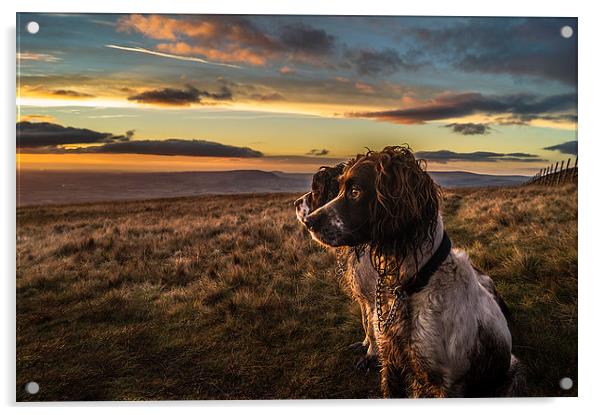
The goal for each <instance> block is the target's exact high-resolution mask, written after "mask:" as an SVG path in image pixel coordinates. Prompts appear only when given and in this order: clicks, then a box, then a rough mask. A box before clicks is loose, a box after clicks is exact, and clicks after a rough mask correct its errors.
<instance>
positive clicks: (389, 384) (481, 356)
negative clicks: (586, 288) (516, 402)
mask: <svg viewBox="0 0 602 415" xmlns="http://www.w3.org/2000/svg"><path fill="white" fill-rule="evenodd" d="M440 198H441V195H440V190H439V188H438V186H437V185H435V183H434V182H433V180H432V179H431V177H430V176H429V175H428V174H427V173H426V171H425V170H424V168H423V166H422V164H421V162H420V161H417V160H416V159H415V158H414V155H413V154H412V152H411V151H410V150H409V148H407V147H385V148H384V149H383V151H381V152H374V151H369V152H368V153H366V154H365V155H358V156H357V157H356V159H354V160H352V161H350V162H349V163H348V164H347V165H346V166H345V168H344V170H343V173H342V175H341V176H340V178H339V193H338V194H337V196H336V197H334V198H333V199H332V200H330V201H329V202H328V203H326V204H324V205H322V206H321V207H319V208H317V209H315V210H313V211H311V213H309V214H307V215H305V216H303V217H302V218H301V219H302V220H303V223H304V224H305V225H306V226H307V228H308V229H309V231H310V233H311V235H312V237H313V238H314V239H315V240H317V241H319V242H321V243H322V244H324V245H327V246H332V247H342V246H348V247H354V246H361V245H367V248H366V249H367V251H368V252H367V255H366V256H368V257H369V260H370V263H371V266H372V270H373V271H374V272H373V273H372V274H371V275H372V276H373V279H374V281H375V286H376V290H375V291H376V294H375V298H374V297H373V298H374V299H373V301H372V303H373V304H374V306H373V307H372V309H374V311H373V312H372V321H373V324H374V326H375V327H374V330H373V333H374V336H375V338H376V344H377V346H378V357H379V361H380V364H381V388H382V391H383V395H384V396H385V397H406V396H409V397H478V396H483V397H484V396H514V395H516V394H519V393H521V392H522V391H521V387H522V381H523V379H522V374H521V373H520V372H521V371H520V364H519V362H518V360H517V359H516V358H515V357H514V356H513V355H512V353H511V349H512V338H511V335H510V331H509V329H508V324H507V321H506V318H505V316H504V312H503V306H502V304H503V303H501V300H500V299H499V296H497V293H496V292H495V288H494V285H493V281H492V280H491V279H490V278H489V277H488V276H486V275H483V274H482V273H480V272H478V271H477V270H475V268H474V267H473V266H472V264H471V262H470V260H469V258H468V256H467V254H466V253H465V252H462V251H460V250H457V249H453V250H452V249H451V243H450V241H449V239H448V237H447V235H446V233H445V229H444V226H443V221H442V218H441V215H440V214H439V204H440Z"/></svg>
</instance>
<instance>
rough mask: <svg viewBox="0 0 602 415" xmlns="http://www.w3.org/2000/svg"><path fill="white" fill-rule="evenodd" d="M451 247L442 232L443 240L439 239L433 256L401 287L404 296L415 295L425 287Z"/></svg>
mask: <svg viewBox="0 0 602 415" xmlns="http://www.w3.org/2000/svg"><path fill="white" fill-rule="evenodd" d="M451 247H452V244H451V241H450V240H449V237H448V236H447V232H445V231H443V239H441V243H440V244H439V247H438V248H437V250H436V251H435V253H434V254H433V256H431V258H430V259H429V260H428V261H427V263H426V264H424V266H423V267H422V268H420V271H418V274H416V276H415V277H414V278H412V280H411V281H408V284H406V285H405V286H404V287H403V291H404V293H405V295H406V296H410V295H412V294H415V293H417V292H418V291H420V290H422V289H423V288H424V287H426V285H427V284H428V283H429V280H430V279H431V277H432V276H433V274H434V273H435V272H436V271H437V269H439V267H440V266H441V264H443V261H445V259H446V258H447V256H448V255H449V253H450V251H451Z"/></svg>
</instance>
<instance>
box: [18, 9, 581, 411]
mask: <svg viewBox="0 0 602 415" xmlns="http://www.w3.org/2000/svg"><path fill="white" fill-rule="evenodd" d="M577 36H578V25H577V19H576V18H560V17H559V18H537V17H530V18H526V17H525V18H521V17H490V18H484V17H426V16H424V17H417V16H414V17H410V16H311V15H200V14H199V15H193V14H186V15H163V14H159V15H150V14H63V13H61V14H59V13H19V14H17V56H16V64H17V91H16V103H17V120H16V143H17V154H16V160H17V211H16V216H17V235H16V236H17V251H16V253H17V268H16V270H17V274H16V296H17V315H16V328H17V333H16V335H17V345H16V352H17V353H16V370H17V374H16V394H17V400H18V401H104V400H117V401H120V400H216V399H217V400H221V399H348V398H359V399H380V398H435V397H437V398H438V397H443V398H446V397H450V398H451V397H547V396H576V395H577V386H578V385H577V178H578V160H577Z"/></svg>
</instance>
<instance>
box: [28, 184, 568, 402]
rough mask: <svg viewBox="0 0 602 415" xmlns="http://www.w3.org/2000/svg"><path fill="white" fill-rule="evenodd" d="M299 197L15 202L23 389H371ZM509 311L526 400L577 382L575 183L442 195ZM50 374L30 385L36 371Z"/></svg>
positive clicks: (291, 392) (323, 393)
mask: <svg viewBox="0 0 602 415" xmlns="http://www.w3.org/2000/svg"><path fill="white" fill-rule="evenodd" d="M295 197H296V196H295V195H282V194H279V195H245V196H215V197H196V198H182V199H171V200H156V201H141V202H124V203H106V204H100V203H98V204H89V205H72V206H57V207H30V208H20V209H18V210H17V221H18V228H17V229H18V231H17V232H18V235H17V399H18V400H25V401H31V400H86V399H90V400H114V399H115V400H121V399H128V400H140V399H242V398H246V399H270V398H370V397H378V396H379V395H380V392H379V388H378V374H377V373H375V372H374V371H373V372H370V373H367V374H365V373H360V372H358V371H356V370H355V368H354V363H355V360H356V359H357V358H358V357H359V356H357V355H356V354H354V353H353V352H351V351H349V350H347V348H346V347H347V345H349V344H351V343H353V342H355V341H358V340H361V339H362V338H363V334H362V329H361V323H360V319H359V310H358V308H357V307H356V306H355V305H354V304H353V303H352V302H351V301H350V300H349V299H348V297H347V296H346V295H345V293H344V292H343V291H342V290H341V288H340V286H339V284H338V283H337V281H335V278H334V275H333V268H334V255H333V253H332V252H328V251H325V250H324V249H323V248H320V247H319V246H318V245H317V244H316V243H314V242H312V241H311V240H310V238H309V236H308V235H307V234H306V233H305V232H304V231H303V229H302V227H301V226H300V225H299V224H298V223H297V222H296V220H295V216H294V211H293V206H292V202H293V200H294V199H295ZM445 199H446V200H445V209H444V216H445V220H446V226H447V229H448V232H449V234H450V236H451V238H452V240H453V242H454V244H455V245H456V246H460V247H464V248H466V249H467V250H468V252H469V253H470V255H471V257H472V259H473V261H474V262H475V264H476V265H477V266H478V267H479V268H481V269H482V270H484V271H486V272H487V273H489V274H490V275H491V276H492V277H493V278H494V280H495V281H496V284H497V286H498V288H499V291H500V292H501V293H502V295H503V296H504V297H505V298H506V301H507V303H508V304H509V306H510V308H511V310H512V311H513V313H514V320H515V323H514V324H513V336H514V342H515V353H516V354H517V355H518V356H519V357H520V358H521V359H522V360H523V361H524V362H525V363H526V364H527V365H528V368H529V383H530V384H531V391H530V392H531V394H532V395H548V396H550V395H551V396H556V395H562V394H565V395H575V394H576V392H577V390H576V387H575V388H573V390H571V391H569V392H561V391H560V389H559V388H558V386H557V385H558V380H559V379H560V378H561V377H564V376H570V377H572V378H573V380H575V381H576V379H577V373H576V371H577V354H576V353H577V191H576V189H575V187H561V188H553V189H551V188H539V187H524V188H507V189H502V188H500V189H493V190H491V189H463V190H454V191H449V192H446V197H445ZM32 380H33V381H36V382H38V383H39V384H40V392H39V393H38V394H37V395H34V396H30V395H27V394H26V393H25V392H24V390H23V387H24V385H25V383H27V382H28V381H32Z"/></svg>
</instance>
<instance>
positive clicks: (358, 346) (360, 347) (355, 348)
mask: <svg viewBox="0 0 602 415" xmlns="http://www.w3.org/2000/svg"><path fill="white" fill-rule="evenodd" d="M347 348H348V349H349V350H351V351H352V352H362V353H365V352H366V350H367V349H368V346H366V345H364V343H363V342H355V343H352V344H350V345H349V346H347Z"/></svg>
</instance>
